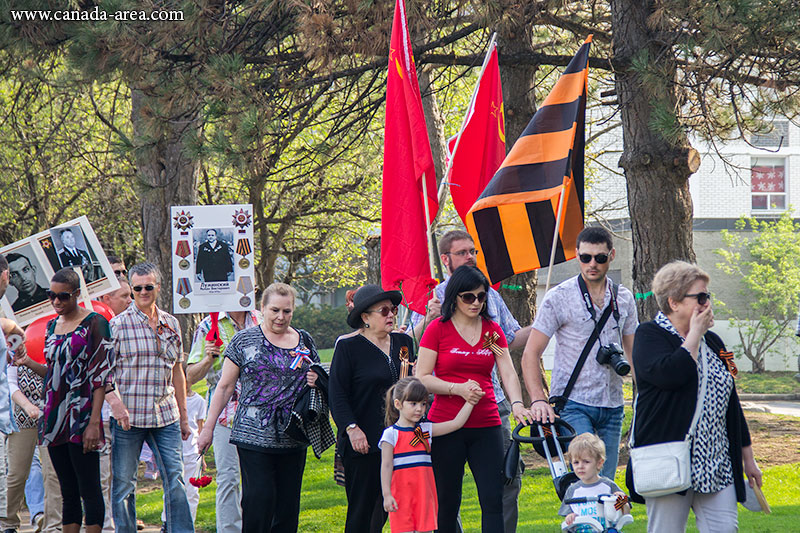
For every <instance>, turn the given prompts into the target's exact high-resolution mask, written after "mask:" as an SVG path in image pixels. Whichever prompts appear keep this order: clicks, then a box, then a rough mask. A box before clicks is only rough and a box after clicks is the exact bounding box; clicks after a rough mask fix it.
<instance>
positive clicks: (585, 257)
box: [578, 254, 608, 265]
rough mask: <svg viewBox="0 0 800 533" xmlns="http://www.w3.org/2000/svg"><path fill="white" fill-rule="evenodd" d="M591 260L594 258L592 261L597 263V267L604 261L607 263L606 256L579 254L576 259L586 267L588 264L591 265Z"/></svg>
mask: <svg viewBox="0 0 800 533" xmlns="http://www.w3.org/2000/svg"><path fill="white" fill-rule="evenodd" d="M592 258H594V260H595V261H597V264H598V265H602V264H604V263H605V262H606V261H608V254H597V255H592V254H579V255H578V259H580V260H581V263H583V264H584V265H588V264H589V263H591V262H592Z"/></svg>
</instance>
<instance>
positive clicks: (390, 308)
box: [369, 305, 397, 316]
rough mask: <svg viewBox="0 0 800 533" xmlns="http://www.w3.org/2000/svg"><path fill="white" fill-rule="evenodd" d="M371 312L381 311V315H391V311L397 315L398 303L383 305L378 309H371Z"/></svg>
mask: <svg viewBox="0 0 800 533" xmlns="http://www.w3.org/2000/svg"><path fill="white" fill-rule="evenodd" d="M369 312H370V313H380V314H381V316H389V313H391V314H393V315H396V314H397V306H396V305H392V306H388V305H384V306H383V307H379V308H378V309H373V310H372V311H369Z"/></svg>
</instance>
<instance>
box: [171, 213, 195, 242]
mask: <svg viewBox="0 0 800 533" xmlns="http://www.w3.org/2000/svg"><path fill="white" fill-rule="evenodd" d="M172 219H173V220H174V221H175V229H177V230H180V232H181V235H184V236H185V235H189V228H191V227H193V226H194V217H193V216H192V214H191V213H190V212H189V211H184V210H182V209H181V212H180V213H178V214H177V215H175V216H174V217H172Z"/></svg>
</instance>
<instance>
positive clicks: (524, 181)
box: [466, 35, 592, 283]
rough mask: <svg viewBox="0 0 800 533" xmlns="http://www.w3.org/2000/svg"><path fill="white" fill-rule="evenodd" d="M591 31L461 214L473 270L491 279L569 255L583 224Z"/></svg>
mask: <svg viewBox="0 0 800 533" xmlns="http://www.w3.org/2000/svg"><path fill="white" fill-rule="evenodd" d="M591 40H592V37H591V35H590V36H589V37H588V38H587V39H586V42H584V44H583V46H581V48H580V49H579V50H578V52H577V53H576V54H575V57H573V58H572V60H571V61H570V63H569V65H567V68H566V70H565V71H564V72H563V74H562V75H561V77H560V78H559V79H558V81H557V82H556V85H555V86H554V87H553V89H552V90H551V91H550V94H549V95H548V96H547V98H546V99H545V101H544V102H543V103H542V105H541V106H540V107H539V109H538V110H537V111H536V113H535V114H534V115H533V118H532V119H531V121H530V122H529V123H528V126H527V127H526V128H525V131H524V132H523V133H522V135H521V136H520V137H519V139H517V141H516V142H515V143H514V147H513V148H512V149H511V151H510V152H509V153H508V155H507V156H506V158H505V160H503V164H502V165H501V167H500V169H499V170H498V171H497V173H496V174H495V175H494V177H493V178H492V180H491V181H490V182H489V185H487V187H486V189H484V191H483V193H482V194H481V195H480V198H478V200H477V201H476V202H475V204H474V205H473V206H472V208H471V209H470V210H469V213H468V214H467V220H466V226H467V231H469V233H470V235H472V238H473V239H474V240H475V247H476V248H477V249H478V250H479V251H480V253H479V255H478V267H479V268H480V269H481V270H483V271H484V272H485V273H486V274H487V275H488V277H489V279H490V280H491V281H492V283H496V282H498V281H502V280H504V279H506V278H508V277H509V276H511V275H513V274H519V273H520V272H528V271H530V270H534V269H537V268H541V267H546V266H549V265H550V251H551V248H552V246H553V236H554V234H555V229H556V221H557V219H558V213H559V207H560V206H559V200H560V197H561V192H562V189H563V190H564V200H565V205H564V208H563V211H562V213H561V222H560V224H559V228H558V234H557V240H556V253H555V257H554V261H553V264H558V263H561V262H564V261H567V260H569V259H572V258H574V257H575V243H576V239H577V236H578V233H580V231H581V229H583V189H584V176H583V156H584V142H585V139H584V132H585V121H586V97H587V91H588V80H589V78H588V76H589V69H588V62H589V47H590V46H591Z"/></svg>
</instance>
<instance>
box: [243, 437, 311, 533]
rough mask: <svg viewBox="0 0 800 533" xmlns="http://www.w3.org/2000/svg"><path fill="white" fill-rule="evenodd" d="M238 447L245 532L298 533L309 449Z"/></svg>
mask: <svg viewBox="0 0 800 533" xmlns="http://www.w3.org/2000/svg"><path fill="white" fill-rule="evenodd" d="M236 450H237V451H238V452H239V466H240V468H241V472H242V533H296V531H297V523H298V519H299V516H300V489H301V487H302V486H303V470H305V468H306V449H305V448H303V449H301V450H297V451H292V452H287V453H264V452H257V451H253V450H248V449H246V448H241V447H239V446H237V447H236Z"/></svg>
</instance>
